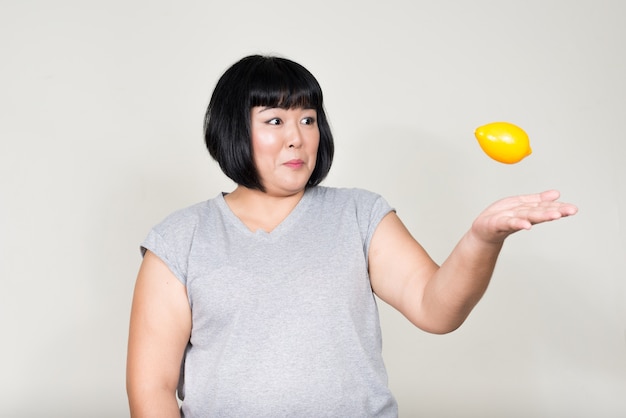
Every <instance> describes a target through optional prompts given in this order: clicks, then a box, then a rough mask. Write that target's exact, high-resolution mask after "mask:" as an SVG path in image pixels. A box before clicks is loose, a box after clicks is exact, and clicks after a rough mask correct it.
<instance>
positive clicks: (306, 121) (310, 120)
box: [302, 117, 315, 125]
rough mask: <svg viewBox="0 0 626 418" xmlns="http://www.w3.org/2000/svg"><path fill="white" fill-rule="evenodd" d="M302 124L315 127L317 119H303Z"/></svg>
mask: <svg viewBox="0 0 626 418" xmlns="http://www.w3.org/2000/svg"><path fill="white" fill-rule="evenodd" d="M302 124H303V125H313V124H315V118H314V117H307V118H304V119H302Z"/></svg>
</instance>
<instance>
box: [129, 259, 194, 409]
mask: <svg viewBox="0 0 626 418" xmlns="http://www.w3.org/2000/svg"><path fill="white" fill-rule="evenodd" d="M190 333H191V309H190V307H189V302H188V299H187V290H186V289H185V286H184V285H183V284H182V283H181V282H180V281H179V280H178V279H177V278H176V277H175V276H174V274H173V273H172V272H171V271H170V269H169V268H168V267H167V266H166V265H165V263H163V261H162V260H161V259H160V258H158V257H157V256H156V255H154V254H153V253H152V252H150V251H147V252H146V254H145V256H144V259H143V262H142V264H141V268H140V269H139V274H138V276H137V283H136V285H135V293H134V296H133V304H132V310H131V317H130V333H129V338H128V358H127V364H126V391H127V393H128V401H129V404H130V415H131V417H132V418H144V417H150V418H154V417H163V418H165V417H168V418H169V417H177V418H179V417H180V411H179V409H178V402H177V399H176V387H177V385H178V379H179V376H180V366H181V361H182V358H183V354H184V351H185V348H186V346H187V343H188V342H189V336H190Z"/></svg>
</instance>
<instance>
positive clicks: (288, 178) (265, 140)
mask: <svg viewBox="0 0 626 418" xmlns="http://www.w3.org/2000/svg"><path fill="white" fill-rule="evenodd" d="M250 114H251V121H250V126H251V131H252V154H253V159H254V163H255V166H256V169H257V172H258V173H259V176H260V179H261V184H262V185H263V187H265V189H266V190H265V191H266V193H268V194H270V195H276V196H289V195H293V194H296V193H298V192H301V191H302V190H304V188H305V186H306V184H307V182H308V181H309V178H310V177H311V173H313V169H314V168H315V161H316V158H317V148H318V146H319V142H320V131H319V127H318V125H317V111H316V110H315V109H303V108H295V109H281V108H276V107H264V106H257V107H253V108H252V110H251V112H250Z"/></svg>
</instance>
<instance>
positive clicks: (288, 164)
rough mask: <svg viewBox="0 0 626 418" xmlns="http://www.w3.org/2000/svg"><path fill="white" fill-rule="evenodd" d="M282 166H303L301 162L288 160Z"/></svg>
mask: <svg viewBox="0 0 626 418" xmlns="http://www.w3.org/2000/svg"><path fill="white" fill-rule="evenodd" d="M284 165H286V166H287V167H289V168H300V167H302V166H303V165H304V161H302V160H289V161H287V162H286V163H285V164H284Z"/></svg>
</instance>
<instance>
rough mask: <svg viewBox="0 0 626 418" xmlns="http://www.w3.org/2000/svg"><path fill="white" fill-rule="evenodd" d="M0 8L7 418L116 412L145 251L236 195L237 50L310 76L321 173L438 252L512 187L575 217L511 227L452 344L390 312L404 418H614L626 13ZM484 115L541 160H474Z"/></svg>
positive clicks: (625, 309)
mask: <svg viewBox="0 0 626 418" xmlns="http://www.w3.org/2000/svg"><path fill="white" fill-rule="evenodd" d="M0 4H1V10H0V60H1V61H0V62H1V65H0V141H1V142H0V193H1V195H0V199H1V200H0V257H1V258H0V280H1V281H0V283H1V287H0V329H1V335H2V344H1V346H0V354H1V355H0V416H2V417H11V418H20V417H65V418H71V417H96V418H99V417H124V416H128V412H127V403H126V395H125V389H124V379H125V377H124V372H125V370H124V368H125V355H126V353H125V350H126V338H127V329H128V316H129V308H130V302H131V297H132V290H133V284H134V279H135V275H136V272H137V268H138V266H139V263H140V256H139V250H138V244H139V242H140V241H141V240H142V239H143V237H144V236H145V235H146V233H147V232H148V230H149V228H150V227H151V226H152V225H154V224H155V223H157V222H158V221H160V220H161V219H162V218H163V217H164V216H165V215H167V214H169V213H170V212H172V211H173V210H176V209H179V208H181V207H184V206H188V205H190V204H193V203H195V202H197V201H200V200H204V199H207V198H210V197H213V196H215V195H216V194H217V193H218V192H220V191H229V190H231V189H232V188H233V185H232V184H231V183H230V182H229V181H228V180H226V179H225V177H224V176H223V175H222V174H221V172H220V171H219V169H218V168H217V166H216V164H215V163H214V162H213V161H211V160H210V158H209V156H208V154H207V152H206V151H205V149H204V144H203V142H202V141H203V140H202V118H203V114H204V110H205V107H206V104H207V103H208V99H209V96H210V93H211V91H212V88H213V86H214V85H215V82H216V81H217V79H218V77H219V76H220V75H221V73H222V72H223V71H224V70H225V69H226V68H227V67H228V66H230V65H231V64H232V63H233V62H235V61H236V60H238V59H239V58H241V57H243V56H244V55H248V54H251V53H275V54H279V55H282V56H285V57H288V58H291V59H294V60H296V61H298V62H300V63H302V64H303V65H305V66H306V67H307V68H309V69H310V70H311V71H312V72H313V73H314V74H315V75H316V76H317V78H318V79H319V81H320V83H321V84H322V87H323V88H324V91H325V95H326V101H327V102H326V107H327V111H328V113H329V116H330V120H331V123H332V126H333V129H334V134H335V139H336V147H337V152H336V159H335V164H334V167H333V170H332V171H331V175H330V176H329V178H328V179H327V181H326V182H325V184H326V185H329V186H358V187H363V188H366V189H370V190H372V191H375V192H378V193H381V194H382V195H384V196H385V197H386V198H387V200H388V201H389V202H390V203H391V204H392V205H393V206H394V207H396V208H397V210H398V213H399V215H400V216H401V218H402V219H403V220H404V221H405V223H406V224H407V226H408V227H409V228H410V230H411V231H412V232H413V234H414V235H415V236H416V237H417V238H418V240H419V241H420V242H421V243H422V244H423V245H424V246H425V247H426V248H427V249H428V250H429V252H430V253H431V255H432V256H433V257H434V258H435V259H436V260H437V261H439V262H441V261H443V260H444V259H445V257H446V255H447V254H448V253H449V251H450V250H451V249H452V247H453V246H454V244H455V243H456V241H457V239H458V238H459V237H460V236H461V235H462V234H463V233H464V231H465V230H466V229H467V228H468V227H469V225H470V224H471V222H472V220H473V219H474V217H475V216H476V215H477V214H478V213H479V212H480V210H482V209H483V208H484V207H485V206H487V205H488V204H489V203H491V202H492V201H494V200H496V199H498V198H500V197H504V196H507V195H512V194H520V193H530V192H538V191H541V190H544V189H548V188H557V189H559V190H560V191H561V192H562V196H563V200H566V201H570V202H574V203H576V204H577V205H578V206H579V207H580V213H579V214H578V215H577V216H576V217H574V218H570V219H566V220H563V221H559V222H557V223H553V224H546V225H541V226H538V227H536V228H534V229H533V230H532V231H530V232H528V231H526V232H522V233H519V234H517V235H515V236H513V237H511V238H510V239H509V240H508V241H507V244H506V245H505V248H504V251H503V253H502V255H501V258H500V261H499V264H498V266H497V269H496V272H495V276H494V279H493V282H492V285H491V287H490V288H489V290H488V292H487V294H486V296H485V297H484V299H483V300H482V301H481V303H480V304H479V305H478V307H477V308H476V310H475V311H474V312H473V313H472V315H471V316H470V318H469V319H468V321H467V322H466V324H464V325H463V327H462V328H461V329H459V330H458V331H456V332H455V333H452V334H449V335H446V336H434V335H429V334H426V333H424V332H422V331H419V330H417V329H415V328H413V327H412V326H411V325H410V324H409V323H408V322H407V321H406V320H404V319H403V318H402V317H401V316H400V315H399V314H397V313H396V312H395V311H392V310H390V309H389V308H388V307H386V306H383V305H382V304H381V316H382V322H383V333H384V338H385V340H384V347H385V359H386V363H387V365H388V369H389V375H390V385H391V387H392V389H393V391H394V392H395V394H396V395H397V398H398V401H399V404H400V411H401V417H416V416H422V417H483V418H484V417H569V418H571V417H591V416H593V417H623V416H626V341H625V338H626V335H625V330H626V284H625V278H626V273H625V267H626V232H625V230H624V228H625V227H624V223H625V222H626V169H625V168H624V167H625V165H624V162H623V160H624V156H625V155H626V145H625V143H626V138H625V135H624V123H625V122H626V81H625V80H626V26H625V25H624V16H626V2H623V1H618V0H615V1H609V0H594V1H591V0H578V1H576V2H573V1H569V0H563V1H556V0H541V1H540V0H524V1H521V0H520V1H504V0H503V1H495V0H492V1H489V0H479V1H462V0H458V1H450V0H448V1H446V0H442V1H437V2H435V1H417V0H386V1H376V2H374V1H367V0H360V1H358V2H357V1H350V2H341V1H338V0H332V1H331V0H319V1H316V2H300V1H295V0H284V1H275V0H268V1H258V0H257V1H222V2H216V1H211V0H205V1H194V2H183V1H180V2H175V1H165V0H152V1H148V0H139V1H120V0H109V1H99V2H95V1H78V0H77V1H68V0H58V1H54V2H52V1H44V0H32V1H28V0H23V1H20V2H17V1H16V2H10V1H7V0H2V2H1V3H0ZM495 120H506V121H510V122H514V123H516V124H518V125H520V126H522V127H523V128H524V129H525V130H526V131H527V132H528V133H529V135H530V137H531V143H532V146H533V150H534V153H533V154H532V155H531V156H530V157H529V158H527V159H526V160H524V161H522V162H521V163H519V164H516V165H504V164H500V163H497V162H495V161H493V160H491V159H489V158H488V157H487V156H486V155H485V154H483V153H482V151H481V150H480V148H479V147H478V145H477V143H476V140H475V139H474V137H473V132H474V129H475V128H476V127H477V126H479V125H482V124H484V123H487V122H491V121H495Z"/></svg>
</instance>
